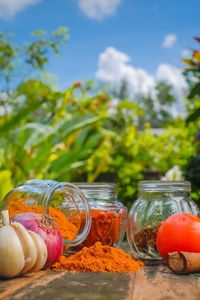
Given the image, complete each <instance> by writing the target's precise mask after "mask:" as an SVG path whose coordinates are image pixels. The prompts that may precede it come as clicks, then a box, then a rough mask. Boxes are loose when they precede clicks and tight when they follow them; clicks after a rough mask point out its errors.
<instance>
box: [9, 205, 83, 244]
mask: <svg viewBox="0 0 200 300" xmlns="http://www.w3.org/2000/svg"><path fill="white" fill-rule="evenodd" d="M7 209H8V211H9V215H10V218H12V217H13V216H14V215H16V214H19V213H23V212H34V213H38V214H43V213H45V210H44V208H43V207H41V206H37V205H33V206H31V205H26V204H25V203H23V202H21V201H17V200H16V201H14V202H11V203H10V204H9V206H8V207H7ZM49 215H50V216H52V217H53V218H54V219H55V221H56V224H57V225H58V228H59V229H60V233H61V235H62V237H63V238H64V239H67V240H74V239H75V238H76V235H77V234H78V232H79V228H80V222H81V221H80V216H79V222H78V218H77V214H74V217H73V219H74V221H75V224H73V223H72V222H71V221H69V220H68V219H67V217H66V215H65V214H64V212H62V211H61V210H59V209H57V208H53V207H50V208H49Z"/></svg>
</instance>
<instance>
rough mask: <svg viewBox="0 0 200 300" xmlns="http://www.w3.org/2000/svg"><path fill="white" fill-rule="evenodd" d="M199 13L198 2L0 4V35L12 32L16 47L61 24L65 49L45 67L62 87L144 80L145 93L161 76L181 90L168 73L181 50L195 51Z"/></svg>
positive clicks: (38, 0)
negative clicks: (37, 32) (36, 32)
mask: <svg viewBox="0 0 200 300" xmlns="http://www.w3.org/2000/svg"><path fill="white" fill-rule="evenodd" d="M199 12H200V1H199V0H190V1H188V0H182V1H181V0H173V1H172V0H171V1H169V0H168V1H166V0H0V31H3V32H14V34H15V37H14V39H15V40H16V41H17V42H19V43H21V42H25V41H28V40H30V32H32V31H33V30H35V29H39V28H43V29H45V30H48V31H53V30H55V29H56V28H57V27H59V26H67V27H68V28H69V33H70V40H69V42H68V46H67V47H66V48H64V50H63V52H62V55H61V56H60V57H56V58H55V57H52V58H51V63H50V65H49V66H48V69H49V71H50V72H52V73H54V74H56V76H57V77H58V82H59V84H60V85H61V86H62V87H65V86H67V85H68V84H70V83H71V82H73V81H76V80H80V79H81V80H84V79H92V78H96V77H97V78H98V79H100V80H102V81H105V82H110V83H114V84H115V83H117V82H118V81H119V80H120V79H121V78H122V77H125V78H126V77H127V80H130V81H132V82H130V85H132V90H134V89H136V90H137V88H138V89H139V88H141V84H140V82H141V81H145V82H146V86H144V87H142V89H143V90H144V92H145V91H146V89H149V88H152V85H154V81H155V80H158V79H160V78H161V79H162V77H163V76H164V77H163V78H164V79H165V78H167V79H166V81H167V80H168V81H170V80H171V81H173V82H174V81H177V82H176V85H181V84H182V86H183V88H184V83H183V82H182V83H181V80H182V78H181V77H180V76H181V75H180V74H179V73H177V74H176V75H177V76H175V75H174V74H175V73H174V72H175V68H176V67H177V68H180V67H181V65H182V64H181V56H182V52H183V51H185V50H186V49H188V48H191V47H195V43H194V42H193V40H192V38H193V36H199V35H200V18H199ZM173 68H174V69H173ZM166 74H167V75H166ZM134 76H135V79H134V78H133V77H134ZM173 76H174V77H173ZM171 77H173V79H170V78H171ZM178 77H180V78H178ZM138 86H139V87H138Z"/></svg>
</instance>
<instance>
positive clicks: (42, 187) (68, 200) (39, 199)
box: [1, 179, 91, 248]
mask: <svg viewBox="0 0 200 300" xmlns="http://www.w3.org/2000/svg"><path fill="white" fill-rule="evenodd" d="M5 208H6V209H8V210H9V214H10V217H12V216H13V215H15V214H18V213H22V212H36V213H47V214H49V215H51V216H52V217H54V219H55V221H56V223H57V225H58V227H59V229H60V232H61V235H62V237H63V240H64V244H65V246H66V247H65V248H68V247H71V246H76V245H79V244H80V243H81V242H82V241H83V240H84V239H85V238H86V236H87V234H88V232H89V230H90V226H91V217H90V212H89V205H88V201H87V199H86V197H85V195H84V194H83V193H82V192H81V191H80V189H78V188H77V187H76V186H75V185H73V184H70V183H65V182H57V181H54V180H37V179H33V180H28V181H26V182H25V183H24V184H22V185H20V186H18V187H16V188H15V189H14V190H12V191H11V192H9V193H8V194H7V195H6V196H5V197H4V199H3V202H2V205H1V209H5ZM83 213H84V216H85V220H84V224H83V223H82V219H81V215H82V214H83Z"/></svg>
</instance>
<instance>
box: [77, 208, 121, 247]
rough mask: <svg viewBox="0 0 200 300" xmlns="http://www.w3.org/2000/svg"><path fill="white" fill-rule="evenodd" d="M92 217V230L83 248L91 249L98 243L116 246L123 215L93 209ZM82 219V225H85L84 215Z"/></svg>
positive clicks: (83, 243) (91, 211)
mask: <svg viewBox="0 0 200 300" xmlns="http://www.w3.org/2000/svg"><path fill="white" fill-rule="evenodd" d="M90 215H91V218H92V224H91V228H90V231H89V234H88V236H87V237H86V239H85V240H84V241H83V242H82V244H81V247H83V246H84V247H85V246H86V247H90V246H92V245H94V244H95V243H96V242H101V244H102V245H110V246H112V245H114V243H115V242H117V241H118V239H119V237H120V231H121V226H122V224H121V223H122V218H123V214H122V213H121V212H115V211H112V210H101V209H91V210H90ZM81 219H82V222H81V223H83V224H84V222H85V221H84V219H85V214H84V213H82V214H81ZM78 248H80V247H79V246H78Z"/></svg>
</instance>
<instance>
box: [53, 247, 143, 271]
mask: <svg viewBox="0 0 200 300" xmlns="http://www.w3.org/2000/svg"><path fill="white" fill-rule="evenodd" d="M143 267H144V265H143V263H142V262H141V261H135V260H134V259H133V258H132V257H131V255H129V254H127V253H125V252H124V251H123V250H121V249H118V248H114V247H111V246H103V245H102V244H101V243H100V242H97V243H95V244H94V245H93V246H91V247H84V248H83V249H82V250H81V251H79V252H77V253H75V254H73V255H71V256H69V257H65V256H61V258H60V259H59V261H58V262H56V263H55V264H54V265H53V267H52V268H53V269H54V270H58V271H63V270H69V271H82V272H135V271H137V270H138V269H141V268H143Z"/></svg>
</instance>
